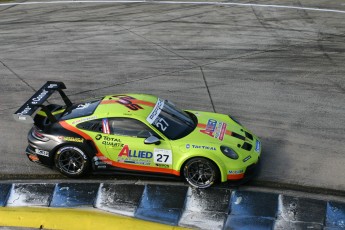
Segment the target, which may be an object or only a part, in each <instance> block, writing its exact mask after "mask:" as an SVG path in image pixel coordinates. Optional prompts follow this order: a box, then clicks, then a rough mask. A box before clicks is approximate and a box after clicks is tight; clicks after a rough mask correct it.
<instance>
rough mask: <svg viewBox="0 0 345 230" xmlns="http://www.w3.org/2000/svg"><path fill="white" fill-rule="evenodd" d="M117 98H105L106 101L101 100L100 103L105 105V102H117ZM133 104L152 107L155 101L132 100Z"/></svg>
mask: <svg viewBox="0 0 345 230" xmlns="http://www.w3.org/2000/svg"><path fill="white" fill-rule="evenodd" d="M118 101H119V100H106V101H102V102H101V104H102V105H105V104H117V103H118ZM131 102H132V103H133V104H140V105H146V106H150V107H154V106H155V103H152V102H149V101H142V100H132V101H131Z"/></svg>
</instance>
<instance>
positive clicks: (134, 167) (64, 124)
mask: <svg viewBox="0 0 345 230" xmlns="http://www.w3.org/2000/svg"><path fill="white" fill-rule="evenodd" d="M59 123H60V125H61V126H62V127H64V128H65V129H67V130H69V131H71V132H74V133H76V134H78V135H80V136H82V137H83V138H84V139H85V140H91V141H93V140H92V138H91V137H90V136H89V135H87V134H86V133H84V132H82V131H80V130H79V129H77V128H76V127H74V126H72V125H70V124H68V123H67V122H66V121H60V122H59ZM95 146H96V149H97V153H96V155H97V156H98V157H99V156H102V159H101V160H102V161H111V163H112V165H113V166H116V167H119V168H125V169H131V170H138V171H145V172H157V173H167V174H173V175H176V176H180V171H176V170H174V169H165V168H156V167H151V166H139V165H130V164H124V163H120V162H115V161H112V160H110V159H108V158H107V157H106V156H104V155H103V153H102V152H101V151H99V149H98V147H97V145H96V144H95Z"/></svg>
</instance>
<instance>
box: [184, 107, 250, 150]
mask: <svg viewBox="0 0 345 230" xmlns="http://www.w3.org/2000/svg"><path fill="white" fill-rule="evenodd" d="M188 112H190V113H193V114H194V115H195V116H196V117H197V119H198V123H197V125H196V128H195V129H194V130H193V132H192V133H190V134H189V135H188V136H186V137H184V138H183V140H184V141H185V142H186V143H191V144H193V143H195V144H201V146H205V145H208V146H220V145H226V146H228V147H232V148H236V147H239V146H243V144H244V141H245V139H246V136H248V135H249V136H250V135H251V134H250V133H249V132H248V131H247V130H246V129H245V128H244V127H243V126H241V125H240V124H238V123H236V122H235V121H234V120H232V119H231V118H230V117H229V116H228V115H225V114H219V113H210V112H201V111H188Z"/></svg>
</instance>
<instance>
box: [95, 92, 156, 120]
mask: <svg viewBox="0 0 345 230" xmlns="http://www.w3.org/2000/svg"><path fill="white" fill-rule="evenodd" d="M157 100H158V98H157V97H156V96H153V95H148V94H114V95H107V96H105V97H104V98H103V99H102V101H101V102H100V104H99V105H98V107H97V109H96V110H95V112H94V114H96V115H98V116H104V117H111V116H125V117H130V116H135V117H143V118H146V117H147V116H148V115H149V114H150V113H151V111H152V109H153V107H154V106H155V105H156V102H157Z"/></svg>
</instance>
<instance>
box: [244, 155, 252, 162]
mask: <svg viewBox="0 0 345 230" xmlns="http://www.w3.org/2000/svg"><path fill="white" fill-rule="evenodd" d="M250 158H252V156H250V155H249V156H247V157H246V158H244V159H243V162H246V161H248V160H249V159H250Z"/></svg>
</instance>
